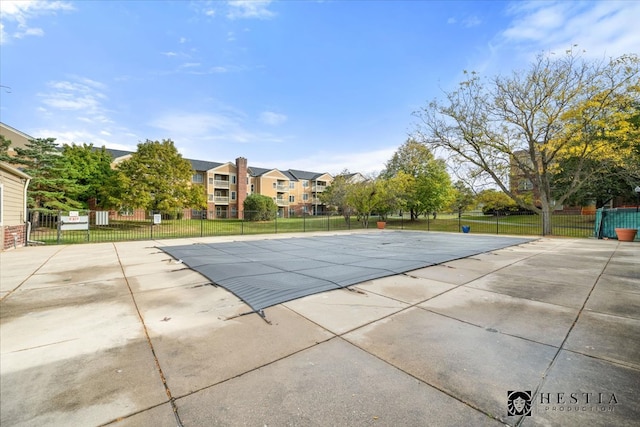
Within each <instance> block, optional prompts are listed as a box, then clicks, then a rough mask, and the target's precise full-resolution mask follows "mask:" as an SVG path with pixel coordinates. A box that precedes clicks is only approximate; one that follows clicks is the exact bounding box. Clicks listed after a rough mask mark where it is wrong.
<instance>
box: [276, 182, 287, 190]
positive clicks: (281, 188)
mask: <svg viewBox="0 0 640 427" xmlns="http://www.w3.org/2000/svg"><path fill="white" fill-rule="evenodd" d="M276 190H278V191H279V192H288V191H289V185H288V184H286V185H285V184H277V185H276Z"/></svg>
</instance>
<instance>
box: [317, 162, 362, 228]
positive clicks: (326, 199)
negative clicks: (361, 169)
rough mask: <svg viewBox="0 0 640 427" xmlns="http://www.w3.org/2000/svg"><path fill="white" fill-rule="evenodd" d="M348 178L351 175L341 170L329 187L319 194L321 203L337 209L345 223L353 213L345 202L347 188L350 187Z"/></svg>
mask: <svg viewBox="0 0 640 427" xmlns="http://www.w3.org/2000/svg"><path fill="white" fill-rule="evenodd" d="M350 177H351V174H350V173H349V171H348V170H346V169H345V170H343V171H342V172H341V173H340V174H338V175H336V177H335V178H334V179H333V181H332V182H331V185H329V186H328V187H327V188H326V189H325V190H324V191H323V192H322V193H320V200H321V201H322V203H324V204H325V205H327V206H330V207H335V208H337V209H338V212H340V213H341V214H342V216H343V217H344V220H345V221H346V222H349V219H350V218H351V215H352V214H353V213H354V209H353V207H352V206H350V205H349V203H348V201H347V195H348V193H349V188H350V186H351V185H352V183H351V182H350Z"/></svg>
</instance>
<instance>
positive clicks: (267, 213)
mask: <svg viewBox="0 0 640 427" xmlns="http://www.w3.org/2000/svg"><path fill="white" fill-rule="evenodd" d="M277 213H278V205H276V202H274V201H273V199H272V198H271V197H268V196H264V195H262V194H256V193H254V194H250V195H248V196H247V198H246V199H244V217H245V219H246V220H248V221H270V220H272V219H274V218H275V217H276V214H277Z"/></svg>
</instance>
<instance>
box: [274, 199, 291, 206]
mask: <svg viewBox="0 0 640 427" xmlns="http://www.w3.org/2000/svg"><path fill="white" fill-rule="evenodd" d="M276 205H278V206H289V199H280V198H276Z"/></svg>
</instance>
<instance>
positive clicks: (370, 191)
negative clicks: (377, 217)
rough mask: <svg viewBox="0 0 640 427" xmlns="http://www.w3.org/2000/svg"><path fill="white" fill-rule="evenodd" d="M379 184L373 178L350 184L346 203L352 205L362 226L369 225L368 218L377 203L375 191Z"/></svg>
mask: <svg viewBox="0 0 640 427" xmlns="http://www.w3.org/2000/svg"><path fill="white" fill-rule="evenodd" d="M378 188H379V184H378V182H377V181H376V180H375V179H368V180H365V181H362V182H356V183H353V184H351V185H350V187H349V191H348V193H347V204H348V205H349V206H352V207H353V209H354V210H355V211H356V212H357V214H358V220H359V221H362V227H364V228H367V227H369V218H370V217H371V213H372V212H373V211H374V210H375V208H376V205H377V204H378V198H377V196H378V195H377V192H378Z"/></svg>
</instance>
